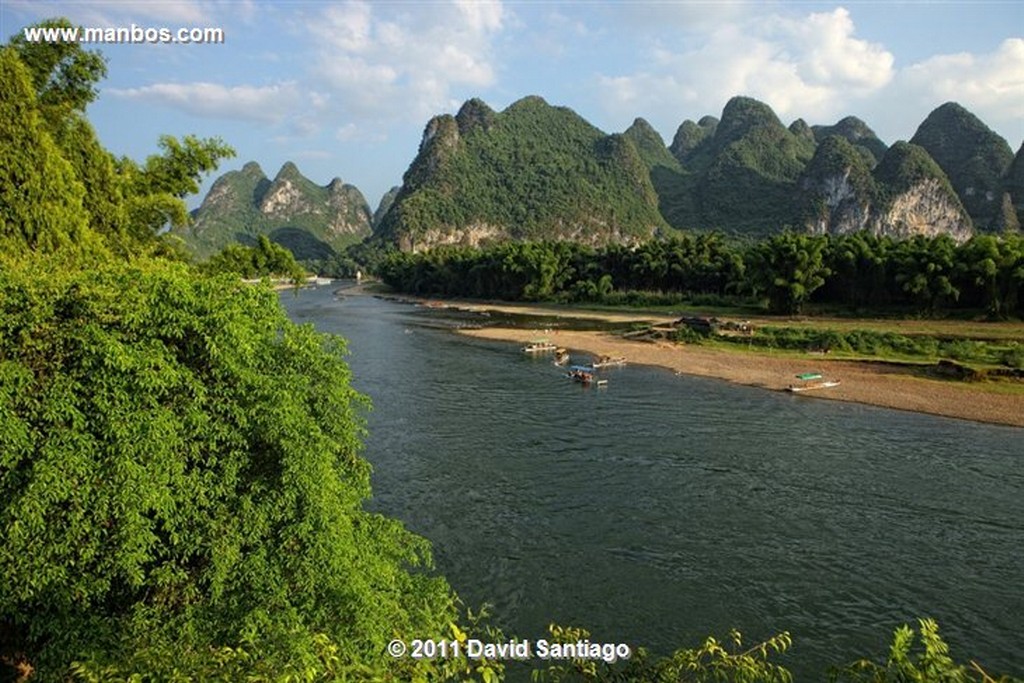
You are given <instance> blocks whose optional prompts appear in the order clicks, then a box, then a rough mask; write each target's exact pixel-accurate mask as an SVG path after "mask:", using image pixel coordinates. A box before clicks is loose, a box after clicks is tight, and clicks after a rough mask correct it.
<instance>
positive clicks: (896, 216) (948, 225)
mask: <svg viewBox="0 0 1024 683" xmlns="http://www.w3.org/2000/svg"><path fill="white" fill-rule="evenodd" d="M871 231H872V232H874V233H875V234H885V235H889V236H891V237H895V238H897V239H904V238H908V237H914V236H916V235H924V236H925V237H936V236H938V235H942V234H946V235H949V236H950V237H952V238H953V239H954V240H956V241H957V242H966V241H967V240H969V239H970V238H971V235H972V234H973V230H972V228H971V219H970V217H969V216H968V215H967V212H966V211H965V210H964V207H963V205H962V204H961V203H960V202H959V201H958V200H956V198H955V197H950V196H949V193H948V192H947V191H946V189H945V187H944V186H943V183H942V181H941V180H940V179H938V178H924V179H921V180H919V181H917V182H915V183H914V184H913V185H912V186H911V187H910V188H908V189H906V190H904V191H903V192H901V193H899V194H897V195H896V196H894V197H892V199H890V201H889V202H888V204H887V206H885V207H884V208H881V209H880V210H879V211H878V212H877V213H876V216H875V218H874V221H873V225H872V227H871Z"/></svg>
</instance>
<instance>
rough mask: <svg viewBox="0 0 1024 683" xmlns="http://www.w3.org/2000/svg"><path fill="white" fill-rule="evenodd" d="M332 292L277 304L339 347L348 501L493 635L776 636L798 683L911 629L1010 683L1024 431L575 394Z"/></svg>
mask: <svg viewBox="0 0 1024 683" xmlns="http://www.w3.org/2000/svg"><path fill="white" fill-rule="evenodd" d="M332 290H333V288H321V289H318V290H305V291H303V292H301V293H299V294H297V295H296V294H292V293H286V294H283V295H282V302H283V303H284V305H285V307H286V309H287V310H288V311H289V314H290V316H291V317H292V319H293V320H296V321H297V322H311V323H313V324H314V325H315V326H316V327H317V329H319V330H321V331H324V332H331V333H336V334H341V335H342V336H344V337H346V338H347V339H348V340H349V350H350V356H349V363H350V365H351V367H352V370H353V375H354V380H353V383H354V385H355V387H356V388H357V389H358V390H360V391H361V392H363V393H366V394H368V395H369V396H370V397H371V399H372V401H373V406H374V408H373V410H372V412H371V413H370V414H369V415H368V428H369V432H370V433H369V436H368V438H367V441H366V452H365V455H366V457H367V459H368V460H369V461H370V462H371V463H372V464H373V466H374V475H373V490H374V498H373V499H372V501H370V502H369V503H368V506H369V507H370V508H371V509H374V510H377V511H380V512H383V513H386V514H388V515H391V516H395V517H398V518H399V519H401V520H402V521H403V522H404V523H405V524H406V526H407V527H408V528H410V529H411V530H413V531H415V532H416V533H418V534H420V535H423V536H425V537H427V538H428V539H430V541H431V542H432V543H433V547H434V553H435V560H436V564H437V568H438V570H439V571H440V572H441V573H443V574H444V575H445V576H446V577H447V578H448V580H449V581H450V583H451V584H452V586H453V587H454V588H455V590H456V591H457V592H458V593H459V595H460V596H461V597H462V599H463V600H464V601H465V602H466V603H467V604H468V605H470V606H472V607H476V606H479V605H480V604H482V603H485V602H486V603H490V604H491V605H493V612H494V615H495V617H494V620H495V622H496V623H497V625H499V626H501V627H502V628H503V629H505V631H506V633H508V634H516V635H518V636H519V637H520V638H529V639H536V638H540V637H544V636H545V635H546V633H547V625H548V624H549V623H551V622H556V623H559V624H563V625H579V626H583V627H585V628H587V629H588V630H590V631H591V633H592V636H591V640H592V641H599V642H620V641H621V642H627V643H630V644H631V645H634V646H636V645H644V646H647V647H648V648H649V649H651V650H652V651H654V652H656V653H659V654H664V653H668V652H670V651H671V650H672V649H675V648H676V647H680V646H696V645H697V644H699V642H701V641H702V640H703V638H704V637H705V636H707V635H709V634H714V635H716V636H717V637H719V638H720V639H724V638H725V636H726V634H727V633H728V631H729V629H731V628H736V629H738V630H740V631H741V632H742V633H743V634H744V637H745V640H746V641H748V642H751V643H752V642H755V641H757V640H760V639H764V638H766V637H769V636H771V635H773V634H775V633H778V632H780V631H784V630H788V631H789V632H790V633H791V635H792V637H793V641H794V643H793V649H792V650H791V651H790V652H789V653H787V655H785V656H784V657H783V658H781V659H779V660H778V661H779V662H781V663H783V664H785V665H786V666H788V667H789V668H790V669H791V670H792V671H793V672H794V674H795V675H796V678H797V681H814V680H823V679H824V677H825V671H826V669H827V667H828V666H829V665H830V664H835V663H842V662H848V661H850V660H853V659H856V658H859V657H862V656H867V655H872V656H877V657H881V656H883V655H884V654H885V652H886V651H887V645H888V643H889V641H890V637H891V633H892V631H893V629H894V628H895V627H897V626H898V625H899V624H901V623H906V622H910V623H914V620H915V619H916V618H918V617H924V616H928V617H933V618H935V619H937V620H938V622H939V625H940V628H941V633H942V634H943V635H944V637H945V638H946V640H947V642H950V643H951V646H952V649H953V654H954V656H955V657H958V658H959V659H966V658H975V659H977V660H978V661H980V662H981V663H982V664H983V666H985V667H986V668H987V669H988V670H990V671H991V672H1000V673H1015V674H1018V675H1020V674H1024V430H1021V429H1017V428H1011V427H998V426H991V425H982V424H976V423H971V422H967V421H961V420H952V419H946V418H939V417H932V416H927V415H918V414H913V413H905V412H899V411H892V410H886V409H881V408H873V407H869V406H861V405H855V404H850V403H841V402H836V401H822V400H814V399H808V398H806V397H798V396H792V395H786V394H782V393H772V392H766V391H764V390H760V389H756V388H748V387H741V386H736V385H732V384H728V383H725V382H721V381H718V380H712V379H705V378H699V377H688V376H677V375H675V374H673V373H672V372H669V371H666V370H661V369H657V368H648V367H640V366H628V367H624V368H615V369H611V370H610V371H609V372H608V373H607V375H606V376H607V377H608V378H609V384H608V386H607V387H604V388H600V389H597V388H594V389H588V388H584V387H582V386H580V385H577V384H574V383H572V382H569V381H568V380H566V379H565V378H564V376H563V375H562V371H561V370H559V369H557V368H555V367H554V366H553V365H552V364H551V361H550V358H546V359H534V358H529V357H526V355H525V354H523V353H521V352H520V351H519V349H518V347H517V346H516V345H514V344H511V343H494V342H487V341H480V340H473V339H468V338H466V337H462V336H459V335H456V334H454V333H452V332H451V330H450V327H452V326H453V325H459V324H463V323H464V322H465V321H464V320H457V319H451V318H450V314H448V313H445V312H439V311H433V310H428V309H423V308H418V307H414V306H410V305H406V304H398V303H394V302H389V301H382V300H378V299H376V298H373V297H369V296H353V297H344V298H340V299H338V298H335V296H334V295H333V292H332ZM477 322H487V321H486V319H481V320H478V321H477Z"/></svg>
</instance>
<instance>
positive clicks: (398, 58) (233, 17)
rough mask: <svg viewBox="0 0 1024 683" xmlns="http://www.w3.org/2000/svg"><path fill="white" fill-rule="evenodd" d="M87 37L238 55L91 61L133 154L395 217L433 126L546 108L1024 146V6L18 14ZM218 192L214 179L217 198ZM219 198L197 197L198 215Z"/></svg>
mask: <svg viewBox="0 0 1024 683" xmlns="http://www.w3.org/2000/svg"><path fill="white" fill-rule="evenodd" d="M55 16H64V17H67V18H69V19H70V20H71V21H72V22H73V23H74V24H76V25H81V26H87V27H121V26H124V27H130V26H132V25H133V24H134V25H135V26H138V27H144V28H170V29H173V30H177V29H178V28H194V27H199V28H203V27H214V28H221V29H223V32H224V36H225V40H224V42H223V43H221V44H131V45H101V46H95V45H94V46H89V47H90V48H96V49H99V50H100V51H101V52H102V53H103V54H104V56H105V57H106V58H107V59H108V76H107V78H106V79H105V80H104V81H103V82H102V83H101V84H100V96H99V98H98V99H97V100H96V101H95V102H94V103H93V104H92V105H90V108H89V110H88V115H89V118H90V120H91V121H92V122H93V125H94V126H95V128H96V130H97V132H98V134H99V136H100V139H101V140H102V141H103V143H104V144H105V145H106V146H107V147H108V148H109V149H110V150H111V151H113V152H114V153H116V154H119V155H121V154H123V155H128V156H130V157H133V158H136V159H140V160H141V159H144V158H145V157H146V156H147V155H149V154H152V153H155V152H156V151H157V146H156V144H157V140H158V139H159V137H160V135H163V134H170V135H175V136H183V135H186V134H196V135H199V136H201V137H214V136H216V137H220V138H222V139H223V140H224V141H225V142H227V143H228V144H230V145H231V146H233V147H234V148H235V150H236V151H237V157H235V158H234V159H229V160H226V161H225V162H223V163H222V165H221V168H220V171H219V172H223V171H227V170H234V169H238V168H241V166H242V165H243V164H244V163H245V162H247V161H256V162H258V163H259V164H260V165H261V166H262V168H263V170H264V172H265V173H267V175H268V176H270V177H273V176H274V175H275V174H276V173H277V171H278V169H279V168H280V167H281V165H282V164H283V163H284V162H285V161H289V160H291V161H294V162H295V163H296V164H297V165H298V167H299V169H300V170H301V171H302V173H303V174H304V175H306V176H307V177H308V178H310V179H311V180H313V181H315V182H317V183H319V184H322V185H326V184H327V183H329V182H330V181H331V179H332V178H334V177H340V178H341V179H342V180H344V181H345V182H347V183H351V184H353V185H356V186H357V187H358V188H359V189H360V190H362V192H363V194H364V195H365V196H366V198H367V200H368V201H369V203H370V206H371V208H375V207H376V206H377V204H378V202H379V201H380V198H381V196H382V195H383V194H384V192H386V191H387V190H388V189H389V188H390V187H391V186H393V185H398V184H401V181H402V174H403V173H404V172H405V170H406V168H408V166H409V163H410V162H411V161H412V159H413V157H414V156H415V155H416V152H417V149H418V147H419V142H420V139H421V137H422V133H423V129H424V127H425V125H426V123H427V122H428V120H429V119H430V117H431V116H434V115H437V114H442V113H450V114H454V113H455V112H457V111H458V108H459V106H460V105H461V104H462V102H464V101H465V100H467V99H469V98H471V97H479V98H481V99H483V100H484V101H485V102H487V103H488V104H489V105H490V106H491V107H493V108H494V109H496V110H501V109H504V108H505V107H507V106H508V105H509V104H511V103H512V102H515V101H516V100H518V99H520V98H522V97H525V96H527V95H540V96H541V97H543V98H545V99H546V100H547V101H548V102H549V103H551V104H553V105H559V106H567V107H570V108H572V109H573V110H575V111H576V112H577V113H578V114H580V115H581V116H582V117H583V118H585V119H587V120H588V121H589V122H591V123H592V124H594V125H595V126H597V127H598V128H600V129H602V130H604V131H605V132H608V133H612V132H621V131H623V130H625V129H626V128H628V127H629V125H630V124H631V123H632V122H633V120H634V119H635V118H637V117H643V118H645V119H646V120H647V121H648V122H650V123H651V125H653V126H654V128H655V129H656V130H657V131H658V132H659V133H661V135H662V137H663V138H664V139H665V141H666V143H670V142H671V140H672V136H673V135H674V134H675V131H676V129H677V128H678V127H679V125H680V124H681V123H682V122H683V121H684V120H686V119H692V120H694V121H696V120H697V119H699V118H700V117H701V116H704V115H706V114H711V115H713V116H720V115H721V111H722V107H723V106H724V105H725V103H726V102H727V101H728V100H729V98H730V97H733V96H735V95H746V96H750V97H754V98H757V99H759V100H761V101H763V102H766V103H768V104H769V105H770V106H771V107H772V108H773V109H774V110H775V112H776V113H777V114H778V115H779V118H780V119H782V121H783V123H785V124H787V125H788V124H789V123H790V122H792V121H793V120H795V119H797V118H803V119H804V120H805V121H806V122H807V123H809V124H812V125H814V124H831V123H835V122H836V121H837V120H839V119H840V118H842V117H844V116H846V115H854V116H858V117H860V118H861V119H863V120H864V121H865V122H866V123H867V124H868V125H869V126H871V128H873V129H874V131H875V132H876V133H877V134H878V136H879V137H880V138H882V140H883V141H885V142H886V143H887V144H891V143H893V142H895V141H896V140H907V139H909V138H910V137H912V136H913V134H914V131H915V130H916V128H917V126H918V125H919V124H920V123H921V122H922V121H923V120H924V119H925V117H926V116H927V115H928V113H929V112H930V111H932V110H933V109H934V108H935V107H937V106H939V105H940V104H942V103H944V102H947V101H950V100H953V101H956V102H959V103H960V104H962V105H963V106H965V107H967V108H968V109H969V110H971V111H972V112H974V113H975V114H976V115H977V116H978V117H979V118H981V119H982V120H983V121H984V122H985V123H986V124H988V125H989V126H990V127H991V128H992V129H994V130H995V131H996V132H997V133H999V134H1000V135H1002V136H1003V137H1004V138H1006V139H1007V141H1008V142H1009V144H1010V146H1011V147H1012V148H1013V150H1014V151H1015V152H1016V151H1017V149H1018V148H1019V147H1020V145H1021V142H1022V140H1024V2H1020V1H1019V0H1013V1H1009V0H1008V1H1002V2H990V1H986V0H976V1H969V2H906V3H892V2H846V3H827V2H725V1H719V2H690V1H678V2H676V1H672V0H663V1H661V2H597V1H593V2H586V1H580V2H571V3H569V2H566V3H559V2H524V1H519V2H516V1H508V0H480V1H473V0H432V1H429V2H427V1H420V2H395V1H392V2H364V1H360V0H345V1H341V2H324V1H321V2H310V1H307V0H291V1H284V2H269V1H261V0H183V1H180V2H170V1H169V2H162V1H157V0H92V1H73V0H56V1H49V0H0V36H3V39H4V41H5V42H6V40H7V38H9V37H10V36H11V35H13V34H15V33H19V32H21V30H22V28H23V27H24V26H26V25H29V24H32V23H34V22H36V21H39V20H41V19H44V18H48V17H55ZM211 182H212V178H210V179H208V180H207V181H206V182H205V183H204V191H205V190H206V189H208V188H209V185H210V183H211ZM200 199H201V196H197V197H193V198H190V199H189V204H190V206H193V207H194V206H196V205H197V204H198V202H199V201H200Z"/></svg>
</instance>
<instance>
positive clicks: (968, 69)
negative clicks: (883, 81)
mask: <svg viewBox="0 0 1024 683" xmlns="http://www.w3.org/2000/svg"><path fill="white" fill-rule="evenodd" d="M898 85H899V88H900V91H901V92H903V93H908V94H913V95H915V96H917V97H920V98H922V99H931V100H933V101H935V102H937V103H942V102H946V101H949V100H954V101H957V102H959V103H960V104H962V105H963V106H965V107H967V108H968V109H970V110H971V111H973V112H974V113H975V114H977V115H978V116H979V117H981V119H982V120H984V121H986V122H988V123H989V124H990V125H993V124H998V123H1005V124H1008V125H1010V124H1013V123H1016V127H1017V131H1018V134H1020V135H1024V123H1022V122H1024V39H1021V38H1010V39H1008V40H1005V41H1003V43H1002V44H1001V45H1000V46H999V47H998V48H997V49H996V50H995V51H993V52H991V53H989V54H982V55H973V54H969V53H960V54H953V55H937V56H935V57H931V58H929V59H926V60H925V61H923V62H920V63H918V64H914V65H912V66H910V67H908V68H907V69H905V70H904V71H903V72H902V73H901V74H900V76H899V78H898ZM1018 143H1019V140H1010V144H1011V145H1013V146H1016V145H1017V144H1018Z"/></svg>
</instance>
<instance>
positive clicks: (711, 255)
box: [379, 231, 1024, 318]
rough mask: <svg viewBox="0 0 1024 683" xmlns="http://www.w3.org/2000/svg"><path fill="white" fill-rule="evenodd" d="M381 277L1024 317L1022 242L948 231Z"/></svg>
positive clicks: (460, 252)
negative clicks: (959, 239) (956, 237)
mask: <svg viewBox="0 0 1024 683" xmlns="http://www.w3.org/2000/svg"><path fill="white" fill-rule="evenodd" d="M379 270H380V275H381V277H382V279H383V280H384V281H385V282H386V283H388V284H389V285H391V286H393V287H395V288H396V289H399V290H401V291H404V292H409V293H414V294H433V295H443V296H459V297H472V298H483V299H490V298H493V299H505V300H512V301H519V300H524V301H542V300H544V301H566V302H593V303H607V304H642V305H659V304H676V303H680V302H691V303H704V304H713V305H720V304H737V303H760V304H764V305H766V306H767V309H768V311H769V312H772V313H780V314H795V313H800V312H802V311H803V310H804V308H805V306H806V305H807V304H816V305H822V306H827V307H832V308H843V309H848V310H851V311H854V312H872V313H885V312H892V313H903V314H906V313H911V314H925V315H943V314H947V313H949V312H953V311H957V310H973V311H983V312H984V313H986V314H987V315H988V316H989V317H991V318H1008V317H1020V316H1021V315H1024V300H1022V299H1021V296H1020V292H1021V290H1022V288H1024V240H1022V238H1021V237H1020V235H1018V234H1007V235H990V234H986V235H978V236H976V237H974V238H972V239H971V240H969V241H967V242H965V243H963V244H957V243H956V242H954V241H953V240H952V239H951V238H950V237H948V236H944V235H940V236H938V237H933V238H926V237H915V238H912V239H909V240H895V239H892V238H889V237H879V236H875V235H871V234H868V233H855V234H848V235H840V236H830V235H807V234H798V233H794V232H790V231H785V232H782V233H780V234H778V235H775V236H773V237H771V238H768V239H765V240H763V241H760V242H757V243H754V244H749V245H742V244H736V243H735V242H731V241H729V240H728V239H727V238H725V237H724V236H722V235H719V234H715V233H706V234H696V235H693V234H683V235H680V236H673V237H671V238H669V239H663V240H652V241H648V242H645V243H642V244H639V245H636V246H622V245H618V244H613V245H609V246H605V247H600V248H593V247H588V246H585V245H581V244H577V243H570V242H518V243H503V244H497V245H494V246H490V247H488V248H484V249H476V248H470V247H457V246H452V247H439V248H436V249H433V250H430V251H427V252H422V253H392V254H391V255H389V256H388V258H387V259H385V260H384V262H383V264H382V265H381V266H380V268H379Z"/></svg>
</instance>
